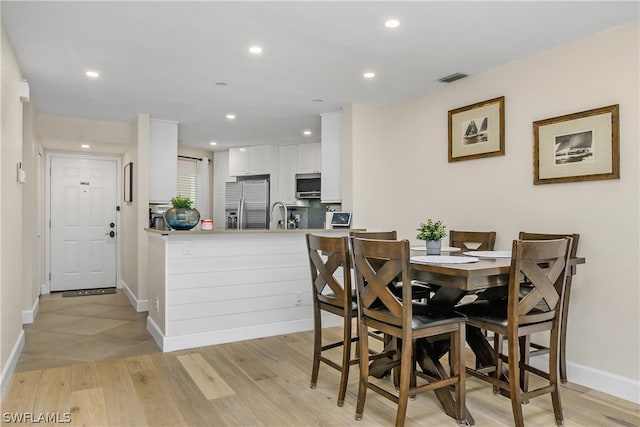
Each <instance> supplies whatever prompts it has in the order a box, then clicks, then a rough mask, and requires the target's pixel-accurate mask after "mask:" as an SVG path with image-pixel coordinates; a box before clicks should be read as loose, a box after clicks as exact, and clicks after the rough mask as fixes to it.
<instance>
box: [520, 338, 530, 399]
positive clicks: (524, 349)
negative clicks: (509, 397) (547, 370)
mask: <svg viewBox="0 0 640 427" xmlns="http://www.w3.org/2000/svg"><path fill="white" fill-rule="evenodd" d="M519 341H520V362H521V365H520V366H521V367H520V388H521V389H522V391H527V390H529V371H527V370H526V369H524V365H523V364H527V365H528V364H529V355H530V352H531V335H523V336H521V337H520V339H519Z"/></svg>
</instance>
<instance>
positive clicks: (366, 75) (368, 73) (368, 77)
mask: <svg viewBox="0 0 640 427" xmlns="http://www.w3.org/2000/svg"><path fill="white" fill-rule="evenodd" d="M375 76H376V73H374V72H372V71H367V72H366V73H364V74H363V75H362V77H364V78H365V79H372V78H374V77H375Z"/></svg>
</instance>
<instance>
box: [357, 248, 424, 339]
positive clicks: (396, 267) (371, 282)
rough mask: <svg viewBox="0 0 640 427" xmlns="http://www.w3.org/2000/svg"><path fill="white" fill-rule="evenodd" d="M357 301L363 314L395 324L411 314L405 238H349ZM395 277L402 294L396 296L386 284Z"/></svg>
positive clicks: (405, 320)
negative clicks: (398, 296)
mask: <svg viewBox="0 0 640 427" xmlns="http://www.w3.org/2000/svg"><path fill="white" fill-rule="evenodd" d="M351 247H352V252H353V260H354V266H355V270H356V287H357V290H358V304H359V307H360V309H361V311H362V314H363V315H364V316H367V317H370V318H371V319H375V320H378V321H380V322H385V323H388V324H391V325H395V326H398V327H403V326H407V322H409V321H410V319H411V317H412V307H411V304H404V303H403V301H411V270H410V264H409V241H408V240H400V241H397V240H377V239H363V238H357V237H352V238H351ZM398 277H400V278H401V280H402V284H403V290H402V292H403V297H402V299H399V298H397V297H396V296H395V295H394V294H393V293H392V292H391V290H390V289H389V285H390V284H391V283H393V281H394V280H396V279H397V278H398ZM408 329H410V328H408Z"/></svg>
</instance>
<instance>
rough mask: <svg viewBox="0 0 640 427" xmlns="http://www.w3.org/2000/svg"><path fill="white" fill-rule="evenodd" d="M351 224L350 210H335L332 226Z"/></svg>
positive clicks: (347, 225) (332, 216)
mask: <svg viewBox="0 0 640 427" xmlns="http://www.w3.org/2000/svg"><path fill="white" fill-rule="evenodd" d="M349 225H351V213H350V212H334V213H333V215H331V226H332V227H349Z"/></svg>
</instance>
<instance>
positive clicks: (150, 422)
mask: <svg viewBox="0 0 640 427" xmlns="http://www.w3.org/2000/svg"><path fill="white" fill-rule="evenodd" d="M43 299H44V301H42V302H41V311H40V314H39V315H38V318H37V320H36V323H35V324H34V325H31V326H30V327H28V328H26V329H28V330H27V342H26V345H25V349H24V351H23V354H22V356H21V359H20V362H19V369H18V370H19V372H17V373H16V374H14V377H13V380H12V384H11V386H10V389H9V391H8V393H7V396H6V398H5V399H4V401H3V402H2V413H3V420H2V422H3V423H5V422H6V419H5V416H6V414H21V413H33V414H34V415H35V416H37V415H38V414H42V413H44V414H52V413H54V414H59V420H63V417H64V414H65V413H70V418H71V423H70V424H71V425H84V426H117V427H121V426H389V425H393V422H394V419H395V405H393V404H392V403H391V402H389V401H388V400H386V399H384V398H382V397H380V396H378V395H376V394H375V393H368V394H367V404H366V406H365V411H364V417H363V420H362V421H360V422H356V421H355V420H354V412H355V403H356V391H357V377H358V369H357V367H354V368H353V370H352V372H351V375H350V382H349V387H348V392H347V397H346V400H345V404H344V407H342V408H339V407H337V406H336V397H337V388H338V382H339V375H338V372H337V371H335V370H333V369H331V368H329V367H327V366H326V365H323V366H321V368H320V375H319V379H318V386H317V388H316V389H311V388H310V387H309V379H310V373H311V349H312V343H313V336H312V333H311V332H302V333H297V334H289V335H281V336H275V337H269V338H263V339H256V340H251V341H242V342H236V343H229V344H223V345H217V346H210V347H202V348H196V349H190V350H183V351H178V352H172V353H161V352H160V351H159V350H158V348H157V347H155V344H153V342H152V341H151V338H150V337H149V336H148V334H147V335H145V334H144V333H143V332H146V331H145V330H144V328H141V325H144V316H143V315H141V314H138V313H135V312H134V311H133V310H132V309H131V308H130V307H128V306H127V304H128V301H126V298H124V297H123V296H122V295H121V294H119V295H116V296H107V295H103V296H91V297H77V298H64V299H62V298H56V297H55V296H54V297H50V298H48V299H47V298H43ZM72 300H73V301H72ZM86 305H89V306H90V307H91V309H89V308H86ZM82 306H85V308H81V307H82ZM109 306H110V307H109ZM127 309H128V310H127ZM127 311H129V314H125V313H127ZM46 314H48V316H47V315H46ZM61 316H77V317H87V319H86V320H85V321H80V320H79V319H76V318H73V319H72V318H69V317H61ZM105 316H106V317H105ZM125 316H129V317H128V318H127V319H124V317H125ZM114 317H115V318H114ZM98 319H102V320H104V319H107V320H120V321H125V323H121V324H120V323H118V322H115V323H113V322H103V321H101V320H98ZM55 322H59V323H57V325H56V326H54V323H55ZM93 322H95V323H93ZM41 323H47V325H41ZM70 330H73V332H70ZM36 332H37V333H36ZM340 332H341V331H340V328H331V329H329V330H328V333H329V334H330V335H332V337H331V338H336V339H338V338H339V336H340ZM67 335H77V336H75V337H68V336H67ZM78 336H79V337H80V339H78ZM67 339H69V341H66V340H67ZM132 342H134V343H136V342H137V343H138V344H139V345H137V346H136V345H133V344H132ZM148 344H153V345H148ZM337 355H338V353H336V360H338V359H337ZM380 381H381V382H382V383H386V384H387V385H388V384H389V382H390V380H389V379H382V380H380ZM562 400H563V407H564V416H565V425H566V426H589V427H591V426H638V425H639V424H640V422H639V417H640V408H639V405H636V404H633V403H630V402H627V401H624V400H621V399H617V398H614V397H612V396H609V395H606V394H603V393H600V392H597V391H593V390H590V389H586V388H584V387H580V386H576V385H573V384H568V385H566V386H562ZM467 405H468V408H469V410H470V412H471V413H472V414H473V416H474V417H475V421H476V425H477V426H510V425H512V424H513V422H512V417H511V406H510V402H509V400H507V399H506V398H504V397H501V396H495V395H493V393H492V390H491V387H489V386H487V385H486V384H485V383H481V382H479V381H478V380H475V379H473V378H471V379H469V380H468V381H467ZM524 414H525V421H526V425H527V426H529V427H535V426H545V427H546V426H552V425H555V423H554V418H553V411H552V409H551V401H550V398H549V397H548V395H547V396H543V397H539V398H535V399H532V400H531V402H530V403H529V404H528V405H525V406H524ZM43 424H44V423H33V424H32V425H36V426H39V425H43ZM20 425H21V426H24V425H29V423H25V424H20ZM65 425H67V424H65ZM406 425H408V426H424V425H429V426H455V425H456V422H455V420H453V419H452V418H449V417H447V416H446V415H445V414H444V413H443V411H442V409H441V408H440V406H439V404H438V403H437V400H436V399H435V396H434V395H433V394H431V393H423V394H421V395H419V396H418V397H417V398H416V399H415V400H412V401H410V402H409V410H408V413H407V422H406Z"/></svg>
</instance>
